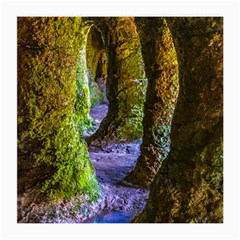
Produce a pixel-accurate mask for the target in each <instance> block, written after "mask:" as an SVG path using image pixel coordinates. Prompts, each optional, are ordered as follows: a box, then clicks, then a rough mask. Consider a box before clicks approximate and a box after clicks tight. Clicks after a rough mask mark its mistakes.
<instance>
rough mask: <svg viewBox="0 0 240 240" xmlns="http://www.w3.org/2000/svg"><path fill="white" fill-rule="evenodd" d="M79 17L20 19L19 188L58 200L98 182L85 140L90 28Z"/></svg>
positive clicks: (94, 188)
mask: <svg viewBox="0 0 240 240" xmlns="http://www.w3.org/2000/svg"><path fill="white" fill-rule="evenodd" d="M89 27H90V26H89V25H88V24H87V23H83V22H82V21H81V18H79V17H20V18H18V28H17V29H18V193H19V194H21V193H23V192H24V191H26V190H27V189H29V188H33V187H34V188H38V189H41V191H42V192H43V193H47V195H48V196H51V197H52V198H53V199H63V198H65V199H66V198H70V197H72V196H74V195H80V194H89V196H91V198H92V199H94V198H96V197H97V194H98V192H99V186H98V183H97V181H96V178H95V170H94V168H93V166H92V164H91V163H90V161H89V159H88V150H87V148H86V146H85V144H84V143H83V142H82V140H81V137H82V135H81V131H80V128H79V126H81V125H84V121H85V119H86V118H87V115H88V112H89V101H88V91H87V88H85V86H86V81H85V78H84V75H85V73H84V71H85V70H84V66H83V63H82V62H81V61H84V59H82V54H81V51H82V49H84V45H85V44H86V41H85V39H84V36H85V35H86V34H87V31H88V29H89Z"/></svg>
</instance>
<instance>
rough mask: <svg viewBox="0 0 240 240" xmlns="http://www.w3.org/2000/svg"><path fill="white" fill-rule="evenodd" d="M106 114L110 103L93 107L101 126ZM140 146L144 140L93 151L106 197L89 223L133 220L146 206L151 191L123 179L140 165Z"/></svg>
mask: <svg viewBox="0 0 240 240" xmlns="http://www.w3.org/2000/svg"><path fill="white" fill-rule="evenodd" d="M106 113H107V105H105V104H103V105H99V106H96V107H94V108H92V109H91V112H90V115H91V117H93V118H94V119H95V121H96V123H97V124H98V125H99V124H100V122H101V121H102V119H103V118H104V116H105V115H106ZM139 148H140V142H133V143H122V144H120V143H119V144H117V143H111V144H109V145H108V146H107V147H105V149H104V151H100V150H99V151H98V152H97V151H96V150H95V151H93V150H91V149H90V150H89V153H90V160H91V161H92V163H93V164H94V166H95V168H96V172H97V178H98V181H99V183H100V186H101V188H102V191H103V199H102V201H101V202H100V203H99V204H100V206H99V212H98V213H97V215H96V216H95V217H93V218H91V219H88V220H87V221H86V222H130V221H131V220H132V218H133V217H134V216H135V215H136V214H138V213H139V212H140V211H141V210H142V209H143V208H144V207H145V204H146V200H147V198H148V194H149V192H148V191H147V190H145V189H141V188H137V187H134V186H131V185H128V184H126V183H125V182H124V181H123V179H124V177H125V176H126V174H127V173H128V172H129V171H131V170H132V169H133V168H134V166H135V164H136V160H137V157H138V156H139V153H140V150H139Z"/></svg>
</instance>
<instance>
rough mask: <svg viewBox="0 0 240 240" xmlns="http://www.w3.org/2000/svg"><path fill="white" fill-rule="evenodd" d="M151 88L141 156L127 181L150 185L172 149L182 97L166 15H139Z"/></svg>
mask: <svg viewBox="0 0 240 240" xmlns="http://www.w3.org/2000/svg"><path fill="white" fill-rule="evenodd" d="M136 23H137V30H138V32H139V36H140V40H141V44H142V52H143V58H144V62H145V68H146V75H147V78H148V88H147V95H146V102H145V105H144V118H143V126H144V136H143V143H142V145H141V155H140V156H139V158H138V161H137V164H136V167H135V169H134V170H133V171H132V172H131V173H130V174H129V175H128V176H127V177H126V180H127V181H130V182H132V183H134V184H137V185H140V186H143V187H146V188H148V187H149V186H150V184H151V182H152V181H153V179H154V177H155V175H156V173H157V171H158V169H159V167H160V166H161V163H162V161H163V160H164V159H165V158H166V156H167V154H168V152H169V150H170V132H171V121H172V116H173V112H174V108H175V104H176V100H177V96H178V84H179V83H178V63H177V57H176V51H175V48H174V44H173V40H172V36H171V34H170V31H169V28H168V26H167V24H166V21H165V20H164V19H163V18H159V17H157V18H156V17H151V18H145V17H143V18H136Z"/></svg>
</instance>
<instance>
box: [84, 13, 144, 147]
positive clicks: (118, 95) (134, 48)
mask: <svg viewBox="0 0 240 240" xmlns="http://www.w3.org/2000/svg"><path fill="white" fill-rule="evenodd" d="M93 21H94V23H95V24H96V26H97V28H98V29H99V31H101V33H102V35H103V38H104V42H105V46H106V52H107V60H108V66H109V67H108V74H107V75H108V78H107V97H108V100H109V111H108V114H107V117H106V118H105V119H104V121H103V122H102V124H101V125H100V128H99V130H98V131H97V132H96V134H95V135H93V136H92V137H90V138H89V139H88V141H89V142H91V144H97V145H100V144H103V139H104V141H105V140H117V141H126V140H134V139H138V138H140V137H141V136H142V118H143V103H144V100H145V91H146V80H145V79H144V78H145V73H144V65H143V60H142V55H141V44H140V41H139V37H138V34H137V32H136V26H135V22H134V18H131V17H111V18H109V17H106V18H93ZM98 139H99V140H98Z"/></svg>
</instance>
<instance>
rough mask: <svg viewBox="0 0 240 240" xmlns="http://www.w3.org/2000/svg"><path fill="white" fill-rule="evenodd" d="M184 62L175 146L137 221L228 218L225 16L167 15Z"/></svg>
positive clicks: (180, 68)
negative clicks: (225, 205) (225, 211)
mask: <svg viewBox="0 0 240 240" xmlns="http://www.w3.org/2000/svg"><path fill="white" fill-rule="evenodd" d="M167 23H168V26H169V28H170V30H171V33H172V35H173V39H174V43H175V47H176V52H177V56H178V62H179V81H180V88H179V89H180V91H179V97H178V102H177V105H176V110H175V113H174V117H173V123H172V133H171V140H172V148H171V151H170V153H169V155H168V157H167V159H166V160H164V161H163V164H162V166H161V168H160V170H159V172H158V173H157V175H156V177H155V179H154V181H153V183H152V185H151V189H150V197H149V200H148V203H147V206H146V208H145V209H144V211H143V212H142V213H141V214H140V215H139V216H138V217H137V218H136V219H135V221H136V222H174V223H175V222H197V223H220V222H223V19H222V18H210V17H206V18H203V17H202V18H198V17H197V18H196V17H195V18H190V17H187V18H167Z"/></svg>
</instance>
